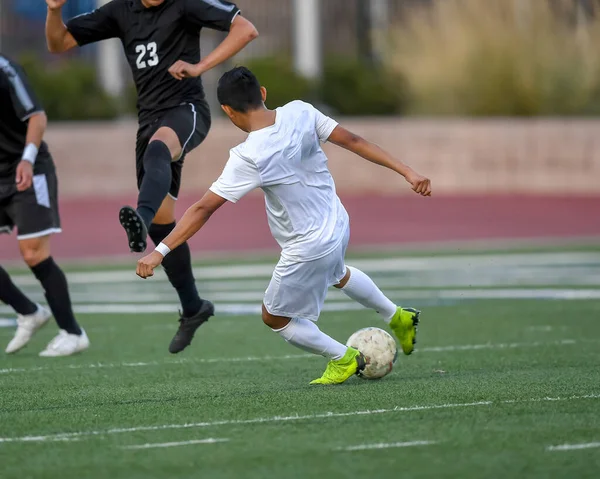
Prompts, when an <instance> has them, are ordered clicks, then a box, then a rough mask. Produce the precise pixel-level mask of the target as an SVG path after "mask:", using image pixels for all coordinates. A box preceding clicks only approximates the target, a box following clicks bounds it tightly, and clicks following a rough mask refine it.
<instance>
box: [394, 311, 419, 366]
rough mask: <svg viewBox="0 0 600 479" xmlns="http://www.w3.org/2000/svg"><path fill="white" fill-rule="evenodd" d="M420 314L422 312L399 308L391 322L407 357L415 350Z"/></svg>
mask: <svg viewBox="0 0 600 479" xmlns="http://www.w3.org/2000/svg"><path fill="white" fill-rule="evenodd" d="M420 314H421V311H417V310H416V309H413V308H400V307H399V308H398V310H397V311H396V314H394V316H393V317H392V320H391V321H390V328H392V331H394V334H395V335H396V337H397V338H398V341H400V346H402V351H404V354H406V355H409V354H410V353H412V352H413V351H414V349H415V344H416V343H417V325H418V324H419V316H420Z"/></svg>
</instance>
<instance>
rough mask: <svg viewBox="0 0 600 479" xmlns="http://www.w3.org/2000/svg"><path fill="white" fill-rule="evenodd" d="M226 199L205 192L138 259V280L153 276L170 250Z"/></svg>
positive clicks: (190, 235) (191, 232)
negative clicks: (162, 237) (151, 249)
mask: <svg viewBox="0 0 600 479" xmlns="http://www.w3.org/2000/svg"><path fill="white" fill-rule="evenodd" d="M226 201H227V200H226V199H225V198H222V197H220V196H219V195H216V194H215V193H213V192H212V191H207V192H206V194H205V195H204V196H203V197H202V199H201V200H200V201H198V202H197V203H195V204H193V205H192V206H190V207H189V208H188V210H187V211H186V212H185V214H184V215H183V217H182V218H181V220H180V221H179V222H178V223H177V226H175V228H174V229H173V231H171V233H170V234H169V235H168V236H167V237H166V238H165V239H164V240H163V241H162V243H161V244H159V245H158V246H157V247H156V249H155V250H154V251H153V252H152V253H150V254H149V255H148V256H145V257H144V258H142V259H140V260H139V261H138V264H137V270H136V273H137V275H138V276H139V277H140V278H144V279H146V278H148V277H150V276H153V275H154V269H155V268H156V267H157V266H158V265H159V264H161V263H162V261H163V259H164V257H165V256H166V255H167V254H169V253H170V252H171V251H172V250H174V249H175V248H177V247H178V246H180V245H182V244H183V243H185V242H186V241H187V240H189V239H190V238H191V237H192V236H194V235H195V234H196V233H197V232H198V231H200V229H201V228H202V227H203V226H204V225H205V224H206V222H207V221H208V219H209V218H210V217H211V216H212V214H213V213H214V212H215V211H217V210H218V209H219V208H220V207H221V206H223V205H224V204H225V203H226Z"/></svg>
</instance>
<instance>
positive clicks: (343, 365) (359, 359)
mask: <svg viewBox="0 0 600 479" xmlns="http://www.w3.org/2000/svg"><path fill="white" fill-rule="evenodd" d="M366 364H367V362H366V361H365V357H364V356H363V355H362V353H361V352H360V351H359V350H358V349H354V348H348V349H347V350H346V354H344V357H343V358H341V359H338V360H336V361H329V363H327V369H325V372H324V373H323V376H321V377H320V378H319V379H315V380H314V381H311V382H310V384H341V383H343V382H344V381H346V380H347V379H348V378H350V376H352V375H354V374H357V373H358V372H359V371H362V370H363V369H364V368H365V365H366Z"/></svg>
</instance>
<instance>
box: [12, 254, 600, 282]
mask: <svg viewBox="0 0 600 479" xmlns="http://www.w3.org/2000/svg"><path fill="white" fill-rule="evenodd" d="M349 263H350V264H352V265H353V266H356V267H357V268H360V269H364V270H367V271H377V272H382V273H385V272H396V271H404V272H409V271H440V270H447V269H459V270H464V269H465V268H466V269H472V268H482V269H487V268H498V267H513V266H514V267H519V266H536V265H540V266H563V265H584V266H591V265H594V264H599V263H600V254H598V253H593V252H592V253H519V254H481V255H457V256H436V257H430V256H424V257H411V258H381V259H362V260H355V261H349ZM274 266H275V264H274V263H271V264H265V263H259V264H245V265H228V266H227V265H226V266H208V267H199V268H194V274H195V275H196V277H197V278H199V279H201V280H207V279H222V278H225V279H240V278H258V277H269V276H271V274H272V273H273V268H274ZM67 276H68V280H69V282H70V283H73V284H98V283H128V282H130V281H132V280H138V281H141V280H139V278H137V276H136V275H135V264H134V263H132V266H131V268H130V269H129V270H126V271H124V270H117V271H96V272H85V273H69V274H68V275H67ZM13 280H14V281H15V283H17V284H18V285H20V286H26V285H28V286H31V285H37V281H36V279H35V278H34V277H33V276H31V275H14V276H13ZM153 280H154V281H167V277H166V275H165V274H164V272H163V271H157V273H156V275H155V277H154V278H153Z"/></svg>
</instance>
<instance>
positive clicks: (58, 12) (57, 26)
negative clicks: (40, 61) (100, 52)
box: [46, 0, 120, 53]
mask: <svg viewBox="0 0 600 479" xmlns="http://www.w3.org/2000/svg"><path fill="white" fill-rule="evenodd" d="M66 2H67V0H46V3H47V4H48V13H47V15H46V43H47V44H48V50H49V51H50V52H51V53H63V52H66V51H67V50H70V49H71V48H73V47H76V46H80V47H82V46H84V45H88V44H90V43H94V42H99V41H101V40H106V39H108V38H114V37H118V36H119V35H120V30H119V26H118V24H117V21H116V20H115V18H114V15H113V12H114V8H116V7H115V5H114V4H113V3H107V4H105V5H103V6H102V7H100V8H97V9H96V10H94V11H92V12H89V13H85V14H83V15H78V16H76V17H74V18H71V19H70V20H69V21H67V23H66V24H65V23H64V22H63V19H62V7H63V6H64V4H65V3H66ZM117 6H118V5H117Z"/></svg>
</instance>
